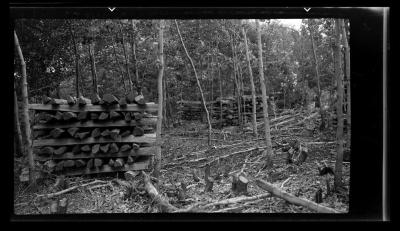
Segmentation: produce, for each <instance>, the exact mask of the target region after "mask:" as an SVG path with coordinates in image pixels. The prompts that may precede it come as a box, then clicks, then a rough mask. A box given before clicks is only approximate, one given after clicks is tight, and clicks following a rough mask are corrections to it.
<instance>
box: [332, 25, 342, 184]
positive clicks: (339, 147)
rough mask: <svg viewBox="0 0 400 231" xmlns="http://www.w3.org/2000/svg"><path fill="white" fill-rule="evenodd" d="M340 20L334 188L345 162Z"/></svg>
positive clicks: (336, 59)
mask: <svg viewBox="0 0 400 231" xmlns="http://www.w3.org/2000/svg"><path fill="white" fill-rule="evenodd" d="M340 33H341V31H340V20H339V19H335V47H334V51H335V53H334V57H335V63H334V68H335V76H336V79H337V102H336V104H337V105H336V106H337V109H336V110H337V133H336V139H337V148H336V150H337V156H336V164H335V183H334V188H335V190H338V188H339V187H340V186H341V185H342V162H343V112H342V109H343V78H342V73H341V63H340Z"/></svg>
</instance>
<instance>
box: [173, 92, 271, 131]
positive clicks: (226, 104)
mask: <svg viewBox="0 0 400 231" xmlns="http://www.w3.org/2000/svg"><path fill="white" fill-rule="evenodd" d="M178 105H179V110H180V113H181V114H180V115H181V119H184V120H201V119H203V120H204V116H205V115H204V110H203V105H202V103H201V101H179V102H178ZM241 105H242V106H241V115H242V117H243V118H245V120H246V121H251V118H252V113H253V101H252V97H251V95H244V96H243V97H242V102H241ZM221 106H222V121H221V118H220V117H221ZM207 109H208V111H209V112H210V115H211V116H212V119H213V123H214V124H218V125H219V124H221V122H222V126H236V125H238V124H239V113H238V103H237V99H236V98H234V97H226V98H222V99H221V98H220V97H218V98H217V99H216V100H215V101H211V102H207ZM256 110H257V115H256V116H257V119H260V118H262V117H263V108H262V98H261V96H257V97H256ZM268 112H269V115H273V111H272V109H271V107H268Z"/></svg>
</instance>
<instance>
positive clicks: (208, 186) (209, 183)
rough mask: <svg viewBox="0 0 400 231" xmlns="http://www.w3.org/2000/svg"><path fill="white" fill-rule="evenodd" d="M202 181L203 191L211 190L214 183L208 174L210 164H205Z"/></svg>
mask: <svg viewBox="0 0 400 231" xmlns="http://www.w3.org/2000/svg"><path fill="white" fill-rule="evenodd" d="M204 182H205V183H206V185H205V188H204V191H205V192H212V188H213V185H214V180H213V179H212V178H211V176H210V165H209V164H207V165H206V167H205V169H204Z"/></svg>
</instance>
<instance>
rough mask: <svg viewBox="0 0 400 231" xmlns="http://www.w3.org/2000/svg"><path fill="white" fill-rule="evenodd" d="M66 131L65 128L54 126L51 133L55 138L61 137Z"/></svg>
mask: <svg viewBox="0 0 400 231" xmlns="http://www.w3.org/2000/svg"><path fill="white" fill-rule="evenodd" d="M64 132H65V131H64V129H61V128H54V129H53V130H51V132H50V135H51V136H52V137H53V138H58V137H60V136H61V135H62V134H63V133H64Z"/></svg>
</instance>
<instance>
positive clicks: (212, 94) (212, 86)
mask: <svg viewBox="0 0 400 231" xmlns="http://www.w3.org/2000/svg"><path fill="white" fill-rule="evenodd" d="M213 100H214V57H211V100H210V102H212V101H213ZM213 106H214V104H213V103H211V108H210V117H211V119H212V118H213V112H214V107H213Z"/></svg>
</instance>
